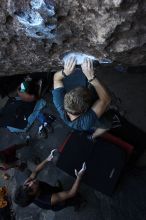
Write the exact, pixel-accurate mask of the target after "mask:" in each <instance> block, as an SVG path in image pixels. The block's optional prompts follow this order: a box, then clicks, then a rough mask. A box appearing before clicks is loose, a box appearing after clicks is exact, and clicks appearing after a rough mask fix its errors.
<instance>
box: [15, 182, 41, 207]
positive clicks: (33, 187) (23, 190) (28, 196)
mask: <svg viewBox="0 0 146 220" xmlns="http://www.w3.org/2000/svg"><path fill="white" fill-rule="evenodd" d="M38 191H39V181H38V180H32V181H29V183H27V184H26V185H21V186H19V187H18V188H17V189H16V191H15V194H14V201H15V203H16V204H18V205H19V206H21V207H26V206H28V205H30V204H31V203H32V202H33V200H34V199H35V197H36V195H37V193H38Z"/></svg>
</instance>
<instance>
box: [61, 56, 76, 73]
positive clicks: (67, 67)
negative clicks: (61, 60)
mask: <svg viewBox="0 0 146 220" xmlns="http://www.w3.org/2000/svg"><path fill="white" fill-rule="evenodd" d="M75 66H76V58H75V57H71V58H70V59H68V60H67V61H66V62H65V64H64V73H65V75H67V76H68V75H70V74H71V73H72V72H73V71H74V69H75Z"/></svg>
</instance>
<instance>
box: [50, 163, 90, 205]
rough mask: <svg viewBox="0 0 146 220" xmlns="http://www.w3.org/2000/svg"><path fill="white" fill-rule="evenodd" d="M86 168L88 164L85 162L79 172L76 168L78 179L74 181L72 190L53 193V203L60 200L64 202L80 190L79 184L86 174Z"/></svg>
mask: <svg viewBox="0 0 146 220" xmlns="http://www.w3.org/2000/svg"><path fill="white" fill-rule="evenodd" d="M85 170H86V164H85V163H83V165H82V168H81V170H80V171H79V172H77V170H75V175H76V177H77V178H76V180H75V182H74V183H73V185H72V187H71V189H70V190H68V191H63V192H59V193H53V195H52V197H51V205H56V204H57V203H59V202H63V201H65V200H67V199H70V198H73V197H74V196H75V195H76V193H77V192H78V190H79V186H80V182H81V179H82V176H83V175H84V173H85Z"/></svg>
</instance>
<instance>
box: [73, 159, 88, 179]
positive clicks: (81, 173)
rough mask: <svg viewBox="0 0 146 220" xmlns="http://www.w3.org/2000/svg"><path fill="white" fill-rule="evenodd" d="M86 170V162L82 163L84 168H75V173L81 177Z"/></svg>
mask: <svg viewBox="0 0 146 220" xmlns="http://www.w3.org/2000/svg"><path fill="white" fill-rule="evenodd" d="M85 170H86V163H85V162H84V163H83V164H82V168H81V169H80V170H79V171H77V170H76V169H75V175H76V177H80V178H81V177H82V176H83V175H84V173H85Z"/></svg>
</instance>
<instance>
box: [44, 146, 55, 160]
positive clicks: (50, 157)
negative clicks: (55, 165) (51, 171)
mask: <svg viewBox="0 0 146 220" xmlns="http://www.w3.org/2000/svg"><path fill="white" fill-rule="evenodd" d="M55 151H57V150H56V149H53V150H52V151H51V153H50V154H49V156H48V157H47V158H46V161H48V162H49V161H52V159H53V157H54V152H55Z"/></svg>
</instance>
